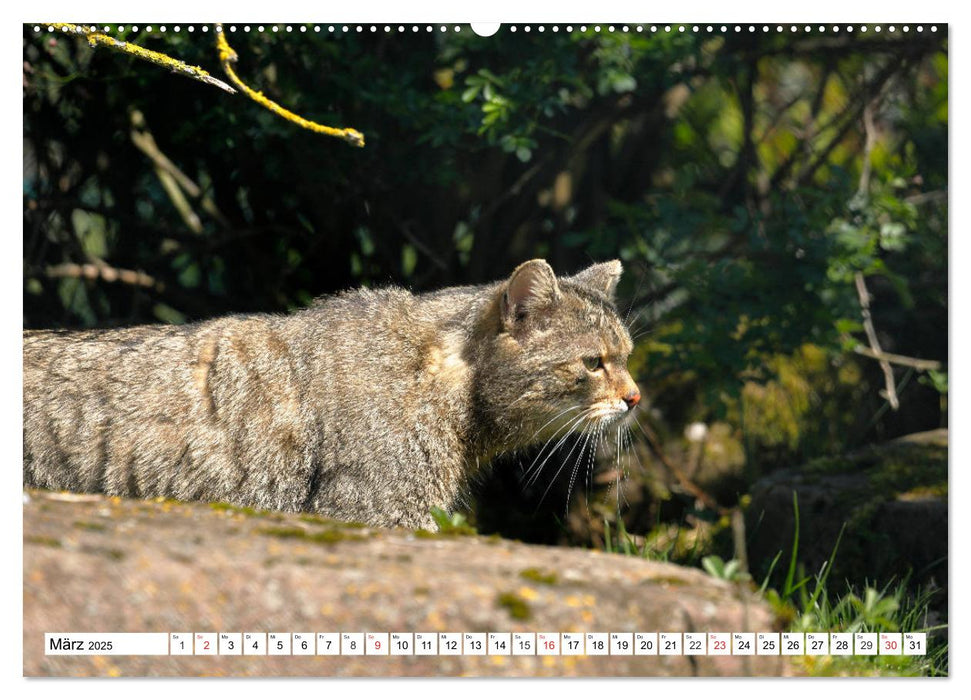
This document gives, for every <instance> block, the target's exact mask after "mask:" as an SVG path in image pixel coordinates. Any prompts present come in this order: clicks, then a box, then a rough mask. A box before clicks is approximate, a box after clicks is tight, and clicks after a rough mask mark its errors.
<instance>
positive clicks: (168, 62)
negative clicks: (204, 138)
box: [48, 22, 236, 95]
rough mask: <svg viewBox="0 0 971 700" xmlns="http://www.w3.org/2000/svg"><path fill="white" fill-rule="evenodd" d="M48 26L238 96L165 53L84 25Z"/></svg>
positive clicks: (222, 84)
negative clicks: (81, 36) (119, 39)
mask: <svg viewBox="0 0 971 700" xmlns="http://www.w3.org/2000/svg"><path fill="white" fill-rule="evenodd" d="M48 26H50V27H53V28H55V29H60V30H61V31H67V32H71V33H73V34H80V35H83V36H84V37H85V38H86V39H87V40H88V44H90V45H91V46H92V47H96V46H107V47H108V48H110V49H114V50H115V51H121V52H122V53H126V54H128V55H129V56H134V57H135V58H139V59H141V60H143V61H148V62H149V63H154V64H155V65H157V66H162V67H163V68H168V69H169V70H171V71H172V72H174V73H179V74H181V75H184V76H186V77H188V78H193V79H195V80H198V81H201V82H203V83H205V84H206V85H213V86H215V87H217V88H219V89H220V90H225V91H226V92H228V93H230V94H233V95H235V94H236V90H234V89H233V88H232V87H231V86H230V85H227V84H226V83H225V82H223V81H222V80H219V79H218V78H214V77H212V76H211V75H209V73H207V72H206V71H204V70H203V69H202V68H200V67H199V66H190V65H189V64H188V63H184V62H182V61H179V60H177V59H175V58H172V57H171V56H166V55H165V54H164V53H159V52H158V51H150V50H149V49H144V48H142V47H141V46H137V45H136V44H132V43H129V42H127V41H118V40H117V39H113V38H111V37H110V36H108V35H107V34H102V33H101V32H98V31H95V30H92V29H89V28H87V27H84V26H83V25H78V24H67V23H64V22H53V23H51V24H49V25H48Z"/></svg>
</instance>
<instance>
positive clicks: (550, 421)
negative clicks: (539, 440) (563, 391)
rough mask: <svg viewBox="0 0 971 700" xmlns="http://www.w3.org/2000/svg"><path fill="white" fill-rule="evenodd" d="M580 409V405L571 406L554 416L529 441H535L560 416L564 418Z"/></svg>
mask: <svg viewBox="0 0 971 700" xmlns="http://www.w3.org/2000/svg"><path fill="white" fill-rule="evenodd" d="M513 403H515V402H513ZM580 407H581V406H580V404H576V405H574V406H570V407H569V408H566V409H564V410H562V411H560V412H559V413H557V414H556V415H555V416H553V417H552V418H550V419H549V420H548V421H546V422H545V423H543V425H542V426H540V428H539V429H538V430H536V431H535V432H534V433H533V434H532V435H531V436H530V438H529V439H530V440H533V439H534V438H535V437H536V436H537V435H539V434H540V433H541V432H543V430H544V429H545V428H546V426H548V425H549V424H550V423H552V422H553V421H555V420H556V419H557V418H559V417H560V416H562V415H564V414H565V413H569V412H570V411H573V410H575V409H578V408H580Z"/></svg>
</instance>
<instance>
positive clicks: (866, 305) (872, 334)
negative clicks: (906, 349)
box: [855, 272, 900, 411]
mask: <svg viewBox="0 0 971 700" xmlns="http://www.w3.org/2000/svg"><path fill="white" fill-rule="evenodd" d="M855 279H856V293H857V296H859V297H860V310H861V311H862V313H863V328H864V329H865V330H866V337H867V339H868V340H869V341H870V349H871V350H872V351H873V353H874V354H875V355H876V356H877V357H881V358H883V359H880V360H879V362H880V369H882V370H883V380H884V384H885V385H886V387H887V388H886V391H885V392H883V393H884V395H885V397H886V399H887V401H888V402H889V403H890V408H892V409H893V410H895V411H896V410H897V409H898V408H899V407H900V401H899V399H897V389H896V383H895V382H894V378H893V369H892V368H891V367H890V363H889V362H888V361H887V359H886V358H885V357H883V354H884V353H883V350H882V349H881V348H880V341H879V340H877V331H876V329H875V328H874V327H873V318H872V317H871V316H870V293H869V292H868V291H867V288H866V282H865V281H864V280H863V273H862V272H857V273H856V275H855Z"/></svg>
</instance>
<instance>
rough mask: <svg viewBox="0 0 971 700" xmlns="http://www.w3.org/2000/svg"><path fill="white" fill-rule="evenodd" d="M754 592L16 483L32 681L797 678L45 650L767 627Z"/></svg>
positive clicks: (773, 670) (616, 666)
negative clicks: (359, 635)
mask: <svg viewBox="0 0 971 700" xmlns="http://www.w3.org/2000/svg"><path fill="white" fill-rule="evenodd" d="M777 629H778V628H777V627H776V620H775V619H774V617H773V615H772V614H771V613H770V611H769V610H768V608H767V607H766V606H765V605H764V604H763V603H761V602H759V601H757V600H756V599H755V598H754V597H752V596H751V594H749V593H748V592H743V591H742V590H740V589H739V588H737V587H735V586H734V585H730V584H727V583H725V582H722V581H718V580H715V579H712V578H710V577H708V576H707V575H705V574H704V573H702V572H700V571H698V570H694V569H686V568H682V567H678V566H674V565H670V564H663V563H656V562H648V561H644V560H640V559H636V558H632V557H623V556H620V555H614V554H605V553H599V552H595V551H584V550H577V549H562V548H554V547H538V546H529V545H523V544H518V543H515V542H510V541H505V540H500V539H495V538H487V537H478V536H447V535H431V534H429V533H422V532H418V533H414V532H410V531H402V530H376V529H369V528H360V527H352V526H347V525H342V524H338V523H334V522H331V521H328V520H325V519H321V518H314V517H308V516H301V515H297V514H286V515H283V514H277V513H255V512H252V511H246V510H241V509H235V508H230V507H225V506H220V505H209V504H199V503H193V504H187V503H176V502H172V501H162V502H157V501H137V500H125V499H119V498H114V497H105V496H94V495H74V494H58V493H48V492H42V491H33V490H31V491H28V492H26V493H25V497H24V628H23V635H24V637H23V641H24V674H25V675H28V676H116V675H121V676H210V675H211V676H461V675H464V676H691V675H793V674H795V673H798V667H797V666H793V665H792V664H791V662H790V661H789V660H788V659H786V658H784V657H738V656H736V657H732V656H699V657H687V656H654V657H649V656H636V657H635V656H629V657H624V656H599V657H596V656H589V657H571V656H559V657H552V656H550V657H524V656H515V657H514V656H481V657H475V656H386V657H373V656H368V657H364V656H344V657H329V656H315V657H300V656H286V657H272V656H270V657H252V656H248V657H226V656H209V657H191V656H168V657H131V656H129V657H122V656H114V657H111V656H100V657H83V656H76V657H66V656H46V655H45V654H44V650H43V644H44V636H43V635H44V633H45V632H180V631H183V632H300V631H307V632H367V631H380V632H439V631H449V632H489V631H493V632H515V631H527V632H529V631H531V632H541V631H545V632H568V631H576V632H586V631H595V632H619V631H630V632H633V631H647V632H654V631H667V632H681V631H703V632H707V631H723V632H736V631H772V630H777Z"/></svg>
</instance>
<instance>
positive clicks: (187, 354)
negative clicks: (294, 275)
mask: <svg viewBox="0 0 971 700" xmlns="http://www.w3.org/2000/svg"><path fill="white" fill-rule="evenodd" d="M620 274H621V265H620V263H619V262H618V261H613V262H609V263H603V264H600V265H594V266H592V267H590V268H588V269H587V270H585V271H583V272H581V273H580V274H578V275H576V276H574V277H567V278H560V279H557V278H556V276H555V275H554V273H553V270H552V269H551V268H550V267H549V265H548V264H547V263H546V262H545V261H543V260H531V261H529V262H527V263H524V264H522V265H520V266H519V267H518V268H517V269H516V270H515V272H514V273H513V274H512V276H511V277H510V278H509V279H508V280H506V281H503V282H499V283H495V284H489V285H483V286H470V287H456V288H451V289H444V290H441V291H439V292H434V293H431V294H423V295H413V294H411V293H409V292H408V291H405V290H403V289H396V288H391V289H381V290H376V291H371V290H359V291H352V292H346V293H344V294H340V295H337V296H333V297H327V298H324V299H322V300H319V301H318V302H317V303H315V304H314V305H313V306H312V307H310V308H308V309H304V310H302V311H299V312H297V313H294V314H291V315H289V316H273V315H245V316H244V315H238V316H229V317H225V318H217V319H214V320H209V321H204V322H200V323H194V324H190V325H184V326H139V327H134V328H123V329H115V330H97V331H82V332H66V331H25V332H24V346H23V362H24V482H25V484H27V485H30V486H36V487H41V488H46V489H68V490H72V491H86V492H101V493H106V494H113V495H122V496H135V497H152V496H166V497H171V498H176V499H181V500H205V501H225V502H230V503H234V504H238V505H243V506H251V507H257V508H268V509H276V510H283V511H310V512H314V513H320V514H323V515H327V516H332V517H335V518H340V519H344V520H356V521H361V522H365V523H370V524H373V525H381V526H396V525H401V526H406V527H426V528H434V527H435V525H434V520H433V519H432V518H431V516H430V513H429V511H430V509H431V508H432V507H439V508H442V509H444V510H449V509H451V508H452V507H453V506H454V505H455V504H456V503H457V502H458V501H459V500H460V499H461V498H462V496H463V493H464V492H465V489H466V488H467V485H468V483H469V480H470V478H471V477H473V476H474V475H475V474H476V472H477V471H478V470H479V469H480V467H481V466H484V465H485V464H486V463H487V462H488V461H489V460H490V459H492V458H493V457H494V456H495V455H497V454H499V453H501V452H506V451H511V450H516V449H519V448H522V447H525V446H527V445H530V444H533V443H536V442H539V441H543V440H546V439H548V438H549V437H550V436H552V435H553V434H554V433H555V432H556V431H564V432H565V431H567V430H576V429H581V430H590V429H592V428H595V427H599V426H602V425H604V424H606V423H608V422H611V421H613V420H616V419H617V418H620V417H622V415H623V414H624V413H626V412H627V411H628V410H629V409H631V408H633V405H634V404H636V401H637V398H636V393H637V387H636V386H635V385H634V383H633V381H632V380H631V377H630V375H629V374H628V373H627V370H626V360H627V355H628V354H629V353H630V350H631V340H630V336H629V335H628V333H627V330H626V328H625V327H624V325H623V324H622V323H621V321H620V320H619V319H618V317H617V314H616V311H615V308H614V301H613V294H614V289H615V287H616V285H617V281H618V279H619V277H620ZM584 358H588V363H587V365H586V366H585V364H584ZM589 358H603V364H602V366H599V367H597V368H596V369H590V366H592V365H593V364H594V362H593V361H591V360H590V359H589ZM625 397H626V398H627V401H626V403H625V402H624V400H623V399H624V398H625ZM581 417H582V418H581Z"/></svg>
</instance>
